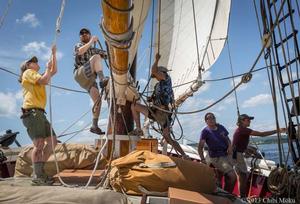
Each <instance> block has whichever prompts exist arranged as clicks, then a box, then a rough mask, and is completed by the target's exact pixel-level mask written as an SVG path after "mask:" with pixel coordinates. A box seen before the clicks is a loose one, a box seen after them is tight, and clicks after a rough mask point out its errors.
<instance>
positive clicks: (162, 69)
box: [157, 66, 169, 72]
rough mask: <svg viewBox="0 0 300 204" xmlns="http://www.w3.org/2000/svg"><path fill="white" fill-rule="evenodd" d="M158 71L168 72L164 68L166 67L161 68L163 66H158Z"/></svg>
mask: <svg viewBox="0 0 300 204" xmlns="http://www.w3.org/2000/svg"><path fill="white" fill-rule="evenodd" d="M157 68H158V71H160V72H168V71H169V70H168V69H167V68H166V67H163V66H158V67H157Z"/></svg>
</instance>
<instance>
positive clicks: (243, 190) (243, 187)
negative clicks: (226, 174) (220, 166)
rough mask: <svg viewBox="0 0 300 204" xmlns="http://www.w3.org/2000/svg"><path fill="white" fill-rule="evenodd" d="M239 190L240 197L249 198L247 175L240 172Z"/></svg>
mask: <svg viewBox="0 0 300 204" xmlns="http://www.w3.org/2000/svg"><path fill="white" fill-rule="evenodd" d="M238 175H239V189H240V196H241V197H247V174H245V173H243V172H239V173H238Z"/></svg>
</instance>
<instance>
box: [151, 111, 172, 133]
mask: <svg viewBox="0 0 300 204" xmlns="http://www.w3.org/2000/svg"><path fill="white" fill-rule="evenodd" d="M150 110H151V111H150ZM150 110H149V114H148V117H149V118H150V119H152V120H155V121H156V122H158V124H159V125H160V126H161V127H162V128H163V129H164V128H167V127H169V126H170V125H171V122H172V114H170V113H166V112H164V111H161V110H158V109H156V108H154V107H150Z"/></svg>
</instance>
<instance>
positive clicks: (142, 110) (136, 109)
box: [131, 103, 148, 129]
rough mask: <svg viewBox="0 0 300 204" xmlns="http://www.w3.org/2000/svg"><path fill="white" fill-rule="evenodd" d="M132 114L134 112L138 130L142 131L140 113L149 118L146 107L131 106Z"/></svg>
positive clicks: (139, 105)
mask: <svg viewBox="0 0 300 204" xmlns="http://www.w3.org/2000/svg"><path fill="white" fill-rule="evenodd" d="M131 112H132V116H133V120H134V122H135V124H136V127H137V128H138V129H141V121H140V113H142V114H143V115H145V117H148V109H147V107H146V106H144V105H142V104H138V103H136V104H133V103H132V104H131Z"/></svg>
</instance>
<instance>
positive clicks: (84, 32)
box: [80, 31, 90, 35]
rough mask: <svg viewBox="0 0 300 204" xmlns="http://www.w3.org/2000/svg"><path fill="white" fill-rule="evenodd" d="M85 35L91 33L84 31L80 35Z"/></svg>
mask: <svg viewBox="0 0 300 204" xmlns="http://www.w3.org/2000/svg"><path fill="white" fill-rule="evenodd" d="M84 34H87V35H89V34H90V33H89V32H86V31H83V32H81V33H80V35H84Z"/></svg>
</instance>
